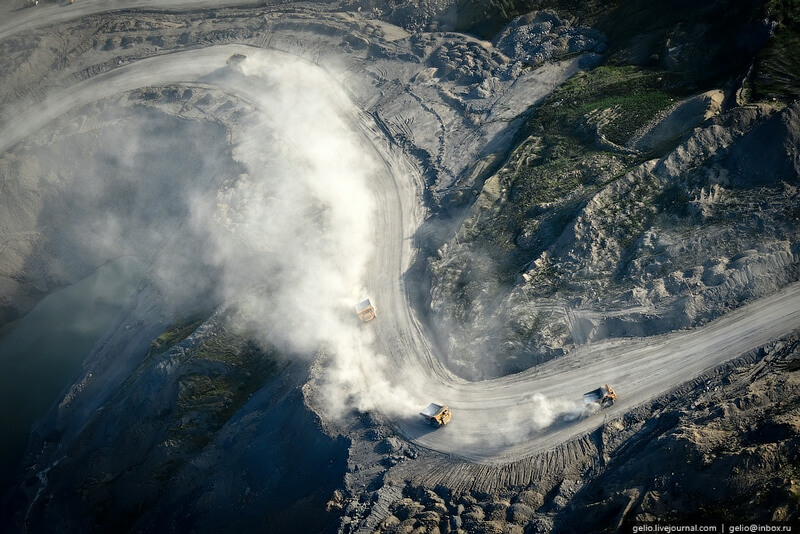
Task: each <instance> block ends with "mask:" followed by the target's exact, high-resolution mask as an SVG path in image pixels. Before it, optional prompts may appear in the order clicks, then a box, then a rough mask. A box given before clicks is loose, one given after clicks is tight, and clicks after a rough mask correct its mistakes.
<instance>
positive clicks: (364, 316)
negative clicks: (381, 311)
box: [356, 299, 375, 323]
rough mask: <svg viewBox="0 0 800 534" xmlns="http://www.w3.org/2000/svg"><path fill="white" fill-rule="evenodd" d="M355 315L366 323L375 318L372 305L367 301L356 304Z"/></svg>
mask: <svg viewBox="0 0 800 534" xmlns="http://www.w3.org/2000/svg"><path fill="white" fill-rule="evenodd" d="M356 315H358V318H359V319H361V320H362V321H364V322H365V323H367V322H369V321H371V320H373V319H374V318H375V306H373V305H372V303H371V302H370V301H369V299H364V300H362V301H361V302H359V303H358V304H356Z"/></svg>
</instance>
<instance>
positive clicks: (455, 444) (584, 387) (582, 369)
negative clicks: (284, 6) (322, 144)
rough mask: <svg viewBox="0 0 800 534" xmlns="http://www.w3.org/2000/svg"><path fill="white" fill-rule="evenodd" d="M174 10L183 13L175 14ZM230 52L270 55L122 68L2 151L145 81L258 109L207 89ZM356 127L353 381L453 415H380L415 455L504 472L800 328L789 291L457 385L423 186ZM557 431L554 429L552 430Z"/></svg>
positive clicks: (177, 57)
mask: <svg viewBox="0 0 800 534" xmlns="http://www.w3.org/2000/svg"><path fill="white" fill-rule="evenodd" d="M143 4H147V5H150V4H149V3H147V2H143ZM159 4H160V3H159ZM87 5H90V6H91V5H94V4H87ZM137 5H138V4H137ZM161 5H163V4H161ZM179 5H183V4H177V3H176V4H174V5H173V4H170V6H171V7H175V6H179ZM192 5H199V4H198V3H192ZM214 5H219V2H214ZM125 7H126V8H129V7H132V4H130V3H126V5H125ZM48 9H49V10H50V11H46V12H43V13H44V14H45V15H47V16H46V17H43V18H41V19H38V20H37V25H39V24H42V25H44V24H45V23H46V22H53V21H57V20H58V16H60V15H59V14H58V13H55V10H56V9H61V8H56V7H52V8H48ZM65 9H66V8H65ZM86 9H89V7H87V8H86ZM106 9H107V8H106ZM104 10H105V9H104ZM98 11H100V9H98ZM51 12H52V13H55V14H51ZM26 16H27V15H26ZM23 22H24V21H23ZM18 27H19V28H23V27H24V24H23V25H21V26H18ZM10 31H11V30H9V25H8V24H6V25H4V26H3V27H2V28H0V38H2V37H3V36H6V35H8V34H9V32H10ZM234 52H242V53H244V54H246V55H255V54H266V55H269V54H275V52H269V51H263V50H256V49H252V48H249V47H242V46H233V45H228V46H215V47H209V48H205V49H200V50H193V51H189V52H181V53H175V54H167V55H164V56H159V57H154V58H150V59H146V60H142V61H139V62H136V63H133V64H130V65H126V66H124V67H120V68H117V69H115V70H113V71H111V72H108V73H106V74H102V75H98V76H96V77H94V78H90V79H89V80H86V81H84V82H81V83H79V84H77V85H75V86H73V87H72V88H70V89H69V98H68V99H67V98H64V97H63V96H62V94H52V95H51V96H50V97H48V99H47V100H46V101H45V102H43V103H42V105H41V106H39V107H37V108H36V109H35V110H30V111H28V112H24V113H22V114H20V115H18V116H16V117H15V118H12V119H11V120H10V121H9V122H7V123H6V124H4V125H3V130H2V131H0V151H5V150H7V149H8V148H9V147H10V146H13V144H14V143H16V142H17V141H19V140H21V139H24V138H25V137H26V136H28V135H30V134H32V133H33V132H35V131H36V130H37V129H38V128H40V127H41V126H44V125H45V124H47V123H48V122H50V121H52V120H53V119H55V118H57V117H58V116H60V115H61V114H63V113H65V112H67V111H69V110H70V109H73V108H74V107H77V106H80V105H82V104H85V103H88V102H91V101H93V100H97V99H100V98H104V97H107V96H111V95H114V94H119V93H122V92H125V91H129V90H132V89H136V88H139V87H141V86H142V84H143V83H144V81H146V83H147V84H151V85H152V84H159V83H181V82H185V83H192V84H197V83H198V82H199V83H207V84H209V85H216V86H220V87H222V88H224V89H225V90H227V91H232V92H235V93H237V94H239V95H240V96H242V97H243V98H246V99H249V100H253V101H257V100H258V86H257V85H256V84H251V83H234V82H232V81H231V80H232V78H230V77H225V76H214V77H210V78H208V75H209V74H211V73H213V72H215V71H217V70H219V69H221V68H222V67H223V66H224V65H225V58H226V57H228V56H229V55H230V54H232V53H234ZM239 79H240V80H241V77H240V78H239ZM332 83H333V82H332ZM353 117H354V121H353V127H354V128H359V129H360V130H361V132H362V138H363V139H364V143H363V147H364V150H365V154H367V153H368V152H369V153H372V155H374V156H376V157H377V158H378V159H379V160H381V161H382V162H383V169H384V171H385V172H378V173H377V174H376V175H375V180H374V182H373V184H372V187H373V193H374V195H375V197H376V201H377V202H376V203H377V205H378V206H380V208H381V209H380V211H379V213H378V214H377V216H376V220H375V221H374V228H375V233H374V235H375V245H376V246H375V254H374V259H373V262H372V264H371V265H370V269H369V271H368V276H367V280H365V286H366V287H367V289H368V291H369V292H370V296H371V297H372V298H373V300H374V301H375V302H376V304H377V306H378V310H379V317H378V320H377V321H374V322H373V323H370V325H369V327H370V329H371V333H372V334H374V336H371V337H372V338H374V343H373V345H372V347H371V348H370V349H369V350H364V351H362V353H361V354H362V355H363V356H362V361H361V368H362V376H361V377H360V378H359V380H360V381H361V382H362V383H363V384H365V385H367V386H369V385H370V384H372V383H377V382H382V381H385V382H389V383H392V384H394V385H396V386H397V387H399V388H400V389H401V390H402V391H403V392H404V395H405V396H406V397H407V399H409V400H412V401H413V402H416V403H419V404H420V405H419V408H422V407H424V403H427V402H430V401H437V402H444V403H447V404H448V405H450V407H451V408H452V409H453V412H454V419H453V421H452V423H451V424H450V425H448V426H447V427H446V428H444V429H441V430H439V431H431V430H430V429H429V428H428V427H427V426H425V425H424V424H423V423H422V421H421V418H419V417H418V416H417V414H416V413H415V412H413V411H407V412H397V411H395V410H392V407H389V406H387V407H386V410H383V411H384V412H385V414H386V416H387V417H388V418H390V419H391V420H392V421H393V422H394V424H395V426H396V427H397V428H398V429H399V430H400V431H401V432H402V433H403V434H404V435H406V436H407V437H408V438H409V439H411V440H413V441H415V442H416V443H418V444H419V445H422V446H424V447H429V448H431V449H435V450H438V451H442V452H448V453H452V454H455V455H458V456H461V457H463V458H466V459H469V460H472V461H476V462H487V463H504V462H508V461H512V460H515V459H518V458H522V457H525V456H528V455H530V454H532V453H534V452H536V451H539V450H542V449H546V448H550V447H553V446H555V445H557V444H559V443H561V442H563V441H566V440H569V439H571V438H574V437H576V436H578V435H581V434H583V433H585V432H587V431H590V430H592V429H594V428H596V427H597V426H599V425H600V424H602V422H603V415H606V416H617V415H620V414H621V413H623V412H624V411H626V410H629V409H631V408H632V407H634V406H636V405H638V404H641V403H643V402H646V401H647V400H649V399H652V398H654V397H656V396H658V395H660V394H662V393H664V392H666V391H668V390H670V389H671V388H673V387H675V386H677V385H679V384H681V383H683V382H686V381H688V380H691V379H692V378H694V377H696V376H697V375H699V374H701V373H702V372H703V371H705V370H707V369H710V368H713V367H715V366H717V365H719V364H721V363H723V362H725V361H727V360H729V359H732V358H735V357H737V356H739V355H740V354H742V353H743V352H745V351H747V350H749V349H751V348H755V347H758V346H759V345H761V344H763V343H765V342H767V341H769V340H770V339H772V338H775V337H778V336H781V335H784V334H787V333H788V332H790V331H792V330H794V329H796V328H797V327H798V326H800V285H798V284H795V285H792V286H790V287H788V288H786V289H784V290H783V291H781V292H780V293H778V294H776V295H773V296H771V297H769V298H766V299H762V300H761V301H758V302H755V303H752V304H749V305H747V306H745V307H742V308H740V309H738V310H736V311H735V312H732V313H731V314H729V315H728V316H726V317H724V318H722V319H720V320H717V321H715V322H713V323H711V324H709V325H707V326H705V327H703V328H700V329H697V330H694V331H691V332H677V333H673V334H670V335H665V336H660V337H655V338H648V339H642V340H623V341H613V342H605V343H597V344H593V345H590V346H584V347H581V348H579V349H577V350H575V351H573V352H572V353H570V354H569V355H567V356H565V357H563V358H560V359H558V360H555V361H553V362H550V363H549V364H547V365H544V366H541V367H538V368H536V369H531V370H529V371H527V372H524V373H520V374H517V375H512V376H508V377H504V378H501V379H497V380H490V381H485V382H480V383H468V382H465V381H463V380H460V379H458V378H456V377H455V376H453V375H452V374H451V373H450V372H448V371H447V369H445V368H444V367H443V365H442V364H441V362H440V359H439V358H438V357H437V355H436V353H435V350H434V349H433V347H432V346H431V343H430V342H429V340H428V336H427V335H426V333H425V331H424V329H423V328H422V327H421V325H420V324H419V322H418V321H417V320H416V318H415V316H414V314H413V312H412V310H411V309H410V308H409V306H408V302H407V298H406V292H405V287H404V282H403V275H404V273H405V272H406V270H407V268H408V266H409V265H410V263H411V259H412V257H413V253H414V251H413V247H412V236H413V233H414V232H415V231H416V229H417V228H418V227H419V224H420V222H421V221H422V218H423V217H424V213H423V210H422V208H421V202H420V200H419V196H420V194H421V184H420V180H419V177H418V174H417V173H416V172H415V171H414V169H413V167H412V166H411V165H410V164H409V163H408V162H406V161H405V160H404V158H403V156H402V155H401V154H399V153H398V152H397V151H396V150H395V149H393V148H392V147H391V146H390V144H389V143H388V142H387V141H386V140H385V138H384V137H383V134H382V133H381V131H380V129H379V128H378V127H377V126H376V125H375V124H374V123H373V122H372V121H371V119H370V118H369V117H367V116H366V115H364V114H362V113H360V112H359V111H358V110H356V109H355V108H354V109H353ZM373 351H374V352H377V353H378V354H379V355H380V356H377V357H380V358H382V363H383V366H382V371H381V372H376V367H375V366H374V365H373V363H374V362H373V361H372V358H375V357H376V356H373V354H372V353H373ZM605 382H608V383H609V384H612V385H613V386H614V387H615V389H616V390H617V392H618V393H619V396H620V400H619V402H618V403H617V404H616V405H615V406H614V407H613V408H611V409H609V410H606V411H604V412H603V415H597V414H595V415H594V416H589V417H585V418H578V419H575V420H572V421H569V420H568V419H570V418H571V417H572V416H573V415H575V414H577V413H579V412H580V410H581V409H582V404H581V394H582V393H583V392H585V391H588V390H590V389H593V388H595V387H597V386H598V385H599V384H602V383H605ZM379 409H381V408H379ZM553 419H556V420H557V421H558V422H557V423H556V424H553V425H549V422H550V421H552V420H553Z"/></svg>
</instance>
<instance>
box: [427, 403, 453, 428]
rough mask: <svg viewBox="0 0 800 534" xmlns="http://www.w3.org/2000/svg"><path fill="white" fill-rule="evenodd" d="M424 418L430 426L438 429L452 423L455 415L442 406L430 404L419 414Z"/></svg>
mask: <svg viewBox="0 0 800 534" xmlns="http://www.w3.org/2000/svg"><path fill="white" fill-rule="evenodd" d="M419 414H420V415H421V416H422V417H424V418H425V419H426V420H427V421H428V424H429V425H431V426H435V427H436V428H439V427H443V426H444V425H446V424H447V423H449V422H450V419H452V417H453V415H452V414H451V413H450V408H448V407H447V406H444V405H442V404H435V403H433V402H432V403H430V404H429V405H428V407H427V408H425V409H424V410H422V411H421V412H419Z"/></svg>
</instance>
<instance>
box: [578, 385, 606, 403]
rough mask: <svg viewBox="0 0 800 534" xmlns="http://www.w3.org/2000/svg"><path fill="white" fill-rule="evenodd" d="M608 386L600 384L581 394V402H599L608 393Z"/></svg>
mask: <svg viewBox="0 0 800 534" xmlns="http://www.w3.org/2000/svg"><path fill="white" fill-rule="evenodd" d="M608 393H609V391H608V386H601V387H599V388H597V389H595V390H592V391H589V392H588V393H584V394H583V402H585V403H586V404H591V403H593V402H600V401H601V400H602V399H603V398H604V397H605V396H606V395H608Z"/></svg>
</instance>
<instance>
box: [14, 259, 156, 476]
mask: <svg viewBox="0 0 800 534" xmlns="http://www.w3.org/2000/svg"><path fill="white" fill-rule="evenodd" d="M142 273H143V271H142V266H141V265H140V264H139V263H138V262H137V261H136V260H135V259H133V258H130V257H126V258H120V259H118V260H115V261H113V262H110V263H107V264H105V265H103V266H102V267H100V268H98V269H97V270H96V271H94V272H93V273H92V274H91V275H90V276H88V277H86V278H84V279H83V280H81V281H80V282H78V283H76V284H73V285H71V286H69V287H66V288H64V289H61V290H59V291H56V292H54V293H52V294H51V295H48V296H47V297H46V298H44V299H43V300H42V301H41V302H40V303H39V304H38V305H37V306H36V307H35V308H34V309H33V310H32V311H31V312H30V313H28V314H27V315H26V316H25V317H23V318H22V319H21V320H20V321H19V323H18V324H17V326H16V328H14V330H13V331H11V332H10V333H9V334H8V335H6V336H5V337H4V338H3V339H0V425H2V426H1V427H0V428H2V431H1V432H0V490H4V489H6V488H5V487H4V486H5V485H6V484H7V482H8V481H9V480H10V479H11V475H12V474H13V472H14V470H15V469H16V467H17V464H18V462H19V460H20V457H21V455H22V453H24V449H25V446H26V443H27V439H28V435H29V433H30V429H31V426H32V425H33V423H34V422H35V421H36V419H38V418H39V417H41V416H42V415H44V413H45V412H46V411H47V409H48V408H49V407H50V406H51V405H52V404H53V402H54V401H56V400H57V399H58V398H59V397H60V394H61V392H62V391H63V390H64V388H66V387H67V386H69V385H70V384H71V383H72V382H73V381H74V380H75V378H76V377H77V376H78V373H79V371H80V369H81V363H82V362H83V360H84V358H86V356H87V355H88V354H89V352H90V351H91V349H92V347H93V346H94V344H95V343H96V342H97V341H98V340H99V338H100V337H101V336H102V335H103V334H105V333H106V332H107V331H108V329H109V328H110V327H111V326H112V325H114V324H115V323H116V322H117V321H118V320H119V318H120V314H121V312H122V310H123V308H124V307H125V306H126V303H127V302H129V301H130V298H131V296H132V295H133V294H134V292H135V291H136V289H137V287H138V285H139V283H140V280H141V277H142Z"/></svg>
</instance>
